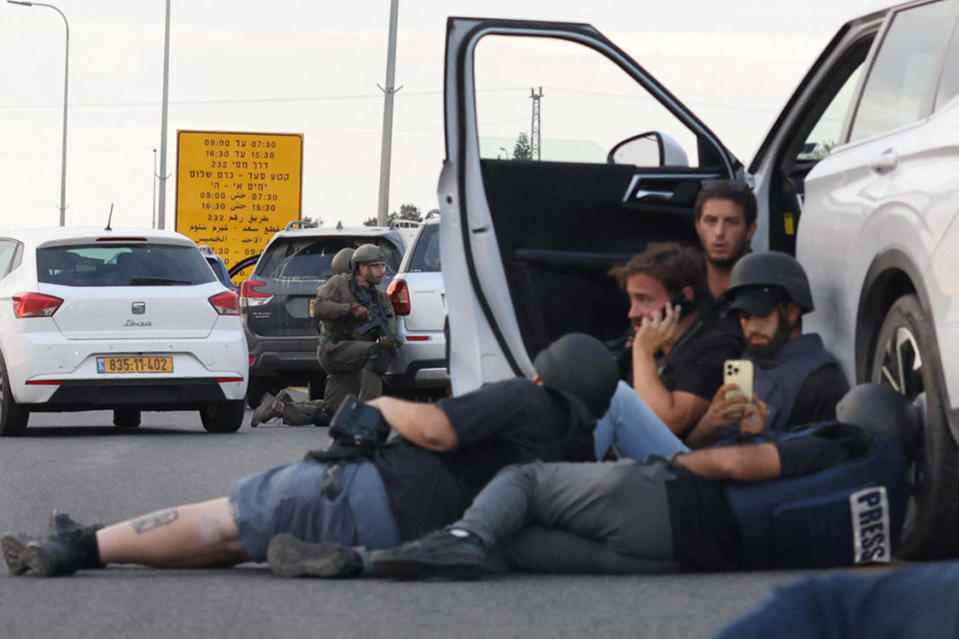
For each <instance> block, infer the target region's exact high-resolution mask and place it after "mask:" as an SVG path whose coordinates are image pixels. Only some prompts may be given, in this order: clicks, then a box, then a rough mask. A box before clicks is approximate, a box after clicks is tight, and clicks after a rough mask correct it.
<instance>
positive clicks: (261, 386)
mask: <svg viewBox="0 0 959 639" xmlns="http://www.w3.org/2000/svg"><path fill="white" fill-rule="evenodd" d="M270 388H271V385H270V378H269V377H253V376H252V375H250V380H249V382H247V385H246V405H247V406H249V407H250V408H256V407H257V406H259V405H260V400H261V399H263V395H264V394H266V393H269V392H270Z"/></svg>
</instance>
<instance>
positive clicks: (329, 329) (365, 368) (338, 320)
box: [250, 244, 398, 428]
mask: <svg viewBox="0 0 959 639" xmlns="http://www.w3.org/2000/svg"><path fill="white" fill-rule="evenodd" d="M345 250H347V249H344V250H341V251H340V252H339V253H337V255H336V257H334V260H342V259H343V258H342V255H343V254H344V251H345ZM334 268H336V266H335V265H334ZM385 273H386V254H385V253H384V252H383V249H381V248H380V247H379V246H377V245H375V244H363V245H361V246H358V247H357V248H356V250H355V251H352V252H351V253H350V256H349V271H348V272H346V273H337V274H335V275H333V276H332V277H330V278H329V279H328V280H326V283H325V284H323V286H322V287H321V288H320V290H319V292H317V294H316V299H314V300H313V304H312V305H311V315H312V316H313V319H314V321H315V322H316V323H317V328H318V329H319V331H320V340H319V345H318V346H317V348H316V354H317V357H318V358H319V360H320V366H321V367H322V368H323V370H324V371H326V391H325V393H324V395H323V400H322V401H309V402H294V401H292V400H291V398H290V394H289V392H287V391H286V390H282V391H280V392H279V393H277V396H276V397H274V396H273V395H271V394H269V393H266V394H265V395H264V396H263V399H262V400H261V401H260V405H259V406H257V408H256V410H255V411H254V412H253V417H252V419H251V420H250V426H252V427H254V428H256V427H257V426H258V425H259V424H261V423H262V422H265V421H266V420H268V419H272V418H274V417H282V418H283V423H285V424H288V425H290V426H303V425H306V424H316V425H317V426H325V425H326V424H327V423H329V420H330V417H331V415H332V413H333V411H335V410H336V409H337V408H338V407H339V405H340V403H341V402H342V401H343V398H344V397H346V396H347V395H349V394H351V393H352V394H354V395H358V396H359V398H360V399H361V400H363V401H367V400H370V399H375V398H376V397H379V396H380V395H382V394H383V378H382V375H383V374H384V373H385V372H386V369H387V368H388V367H389V364H390V361H391V360H392V358H393V355H392V350H393V347H394V346H398V345H394V344H392V343H391V342H390V339H389V337H388V336H387V334H386V332H385V331H384V330H383V329H381V328H379V327H373V328H372V329H370V330H366V331H364V332H363V333H361V332H360V331H361V330H363V328H364V327H368V326H369V323H370V320H371V319H372V312H371V311H372V310H375V309H373V307H374V306H375V307H378V308H379V314H380V315H382V316H384V317H386V318H387V322H388V324H389V329H390V330H389V332H390V333H391V334H392V335H396V317H395V316H394V314H393V304H392V303H391V302H390V298H389V297H387V295H386V293H384V292H382V291H380V290H379V289H377V288H376V285H377V284H379V283H380V281H381V280H382V279H383V275H384V274H385Z"/></svg>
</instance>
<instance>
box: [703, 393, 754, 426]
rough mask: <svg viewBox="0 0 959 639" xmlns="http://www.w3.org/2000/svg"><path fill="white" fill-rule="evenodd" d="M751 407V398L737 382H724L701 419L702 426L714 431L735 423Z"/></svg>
mask: <svg viewBox="0 0 959 639" xmlns="http://www.w3.org/2000/svg"><path fill="white" fill-rule="evenodd" d="M748 409H749V400H748V399H746V396H745V395H743V393H742V391H741V390H740V388H739V386H738V385H737V384H723V385H722V386H720V387H719V390H717V391H716V395H714V396H713V401H712V402H711V403H710V404H709V408H707V409H706V414H705V415H703V416H702V418H701V419H700V420H699V424H700V426H701V427H703V428H705V429H706V430H707V431H713V430H716V429H717V428H721V427H722V426H729V425H730V424H735V423H736V422H737V421H739V420H740V419H742V418H743V416H744V415H745V414H746V411H747V410H748Z"/></svg>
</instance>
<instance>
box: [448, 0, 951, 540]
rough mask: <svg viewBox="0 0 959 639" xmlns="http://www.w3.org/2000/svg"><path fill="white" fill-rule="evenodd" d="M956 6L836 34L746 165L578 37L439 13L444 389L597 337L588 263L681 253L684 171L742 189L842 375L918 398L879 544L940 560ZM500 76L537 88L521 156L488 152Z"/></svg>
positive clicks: (598, 287)
mask: <svg viewBox="0 0 959 639" xmlns="http://www.w3.org/2000/svg"><path fill="white" fill-rule="evenodd" d="M957 14H959V0H938V1H928V0H924V1H917V2H910V3H904V4H900V5H897V6H894V7H891V8H888V9H883V10H880V11H875V12H873V13H869V14H867V15H863V16H860V17H858V18H856V19H854V20H851V21H850V22H848V23H846V24H845V25H843V26H842V27H841V28H840V29H839V31H838V32H837V33H836V35H835V37H834V38H833V39H832V41H831V42H830V43H829V45H828V46H827V47H826V49H825V50H824V51H823V52H822V54H821V55H820V56H819V58H818V59H817V60H816V62H815V63H814V65H813V66H812V68H811V69H810V70H809V72H808V73H807V75H806V76H805V77H804V78H803V80H802V82H801V83H800V85H799V86H798V87H797V89H796V90H795V92H794V94H793V95H792V97H791V98H790V99H789V101H788V102H787V104H786V107H785V109H784V111H783V112H782V113H781V114H780V116H779V117H778V119H777V120H776V121H775V123H774V125H773V128H772V129H771V131H770V132H769V134H768V136H767V138H766V139H765V141H764V142H763V144H762V145H761V146H760V148H759V151H758V153H757V155H756V157H755V158H754V159H753V161H752V163H751V164H750V165H749V166H748V168H747V167H745V166H744V165H743V164H742V163H741V162H740V161H739V160H737V158H736V157H734V156H733V155H732V153H730V152H729V151H728V150H727V149H726V147H725V146H724V145H723V144H722V142H721V141H720V139H719V138H718V137H717V136H716V135H715V134H714V133H713V132H712V131H711V130H710V129H709V128H708V127H707V126H706V125H705V124H704V123H703V122H702V121H701V120H699V119H698V118H697V117H696V116H695V115H693V114H692V113H691V112H690V111H689V110H688V109H687V108H686V107H685V106H684V105H683V104H682V103H681V102H680V101H679V100H678V99H677V98H676V97H675V96H673V95H672V94H671V93H670V92H669V91H668V90H667V89H666V88H665V87H663V86H662V85H661V84H659V83H658V82H657V81H656V80H655V79H654V78H653V77H651V76H650V75H649V73H648V72H646V70H645V69H643V68H642V67H641V66H640V65H639V64H637V63H636V62H635V61H634V60H632V59H631V58H630V57H629V56H628V55H627V54H626V53H625V52H624V51H622V50H621V49H619V48H618V47H617V46H616V45H615V44H613V43H612V42H610V41H609V40H608V39H606V38H605V37H604V36H603V35H602V34H601V33H599V32H598V31H596V29H594V28H593V27H591V26H589V25H586V24H567V23H555V22H531V21H520V20H488V19H481V18H450V20H449V22H448V28H447V43H446V52H447V53H446V55H447V59H446V71H445V73H446V87H445V101H446V104H445V107H446V108H445V114H446V115H445V117H446V132H447V140H446V149H447V158H446V162H445V163H444V167H443V171H442V173H441V175H440V183H439V198H440V207H441V210H442V216H443V224H442V226H441V231H440V233H441V248H442V258H443V271H444V277H445V278H446V292H447V302H448V308H449V321H450V336H449V339H450V341H451V344H453V345H454V346H453V348H452V349H451V351H450V374H451V382H452V387H453V392H454V393H456V394H458V393H462V392H464V391H467V390H470V389H472V388H475V387H477V386H479V385H481V384H482V383H485V382H490V381H495V380H498V379H503V378H506V377H512V376H516V375H524V376H529V375H531V374H532V373H533V365H532V361H531V358H532V356H534V355H535V354H536V352H537V351H538V350H539V349H541V348H542V347H544V346H545V345H547V344H548V343H549V342H550V341H551V340H552V339H555V338H556V337H558V336H559V335H561V334H563V333H566V332H569V331H573V330H577V331H585V332H588V333H591V334H593V335H595V336H597V337H599V338H601V339H610V338H613V337H616V336H618V335H619V334H620V333H621V332H622V331H623V330H624V329H625V325H626V308H625V299H624V297H623V296H622V294H621V293H620V292H619V291H617V290H616V288H615V285H614V283H613V281H612V280H611V279H610V278H609V277H608V276H607V275H606V272H607V270H608V268H609V267H610V266H611V265H612V264H615V263H617V262H622V261H625V260H626V259H628V258H629V257H630V256H631V255H633V254H635V253H637V252H640V251H642V250H643V249H644V248H645V247H646V246H647V244H648V243H650V242H656V241H663V240H678V241H682V242H687V243H690V244H696V243H697V238H696V235H695V233H694V229H693V222H692V215H693V211H692V205H693V202H694V199H695V197H696V194H697V193H698V191H699V189H700V186H701V184H702V181H703V180H706V179H711V178H720V179H732V178H740V179H746V180H749V181H752V182H753V184H754V190H755V193H756V195H757V198H758V200H759V217H758V220H757V222H758V231H757V233H756V235H755V237H754V238H753V242H752V244H753V249H754V250H766V249H774V250H780V251H785V252H787V253H791V254H796V253H797V228H798V229H799V235H798V257H799V259H800V261H801V262H802V263H803V265H804V266H805V267H806V269H807V272H808V273H809V275H810V279H811V281H812V288H813V294H814V298H815V303H816V308H817V311H816V312H815V313H814V314H813V315H812V316H811V317H810V318H809V321H808V322H807V324H806V326H805V328H806V329H807V330H813V331H817V332H819V333H820V334H821V335H822V336H823V338H824V339H825V341H826V345H827V346H828V347H829V348H830V350H832V351H833V352H834V353H836V354H837V355H838V356H839V357H840V358H841V360H842V363H843V365H844V367H845V369H846V371H847V374H848V375H849V377H850V379H851V380H855V381H867V380H878V381H885V382H887V383H889V384H891V385H893V386H895V387H896V388H898V389H899V390H900V391H902V392H904V393H907V394H908V395H910V396H912V395H918V394H919V393H921V392H925V394H926V399H927V404H928V416H927V420H926V424H925V433H924V442H925V443H924V450H923V453H922V454H921V456H920V458H919V459H918V460H917V461H916V463H915V465H914V468H913V469H912V472H911V477H912V480H913V483H914V489H915V490H914V495H915V498H914V499H913V500H912V503H911V505H910V509H909V513H908V517H907V522H906V526H905V529H904V539H903V542H902V545H901V549H902V550H903V552H904V553H906V554H909V555H915V554H923V553H925V554H938V555H945V554H956V553H957V552H959V535H956V534H955V530H957V529H959V447H957V445H956V441H957V439H959V366H957V365H956V362H957V361H959V357H957V355H959V327H957V326H956V323H957V320H956V317H957V315H956V313H954V312H953V308H952V307H953V306H954V305H955V303H956V302H959V288H957V286H956V284H955V281H956V279H955V271H956V269H955V265H956V262H957V258H956V257H955V256H956V255H959V225H957V224H955V223H954V220H955V217H956V215H957V212H959V188H957V186H956V184H957V178H956V175H959V154H957V152H956V148H957V146H956V142H957V141H959V98H957V97H956V96H957V94H959V34H956V20H957ZM504 60H508V61H509V62H508V64H504V63H503V61H504ZM558 61H559V62H558ZM571 69H575V71H576V73H575V74H571V73H570V70H571ZM572 77H575V78H577V79H578V80H577V82H578V84H576V85H574V86H570V84H571V81H570V78H572ZM520 78H536V83H537V84H542V85H544V86H547V87H549V86H551V87H553V88H552V89H547V95H546V97H545V98H543V100H544V102H543V104H544V106H543V109H544V113H548V114H549V117H548V127H547V126H544V127H543V128H542V131H541V135H540V136H532V138H533V139H532V140H531V145H530V147H531V148H530V149H528V152H527V153H524V156H525V157H526V158H528V159H519V160H517V159H511V160H510V159H503V156H504V153H505V155H506V157H509V153H508V151H507V149H508V148H512V147H513V145H512V142H511V138H515V135H516V134H515V128H514V130H513V131H512V133H511V134H509V133H508V130H506V129H503V128H499V127H500V125H499V124H498V123H501V122H504V121H505V122H508V121H509V120H506V118H508V117H512V116H510V115H509V114H511V113H514V112H515V108H516V107H515V105H516V104H518V102H519V96H517V95H512V94H511V93H510V92H509V91H506V90H503V89H502V88H501V87H503V86H511V85H522V84H523V82H522V81H521V80H520ZM717 81H726V82H729V83H750V82H760V81H761V80H760V79H757V78H749V77H730V78H725V79H718V80H717ZM523 97H525V98H527V100H526V104H527V105H528V104H529V101H528V98H529V95H528V94H525V95H524V96H523ZM534 97H535V96H534ZM547 108H548V111H545V109H547ZM533 122H534V125H538V121H537V120H536V119H535V116H534V120H533ZM543 122H544V124H545V123H547V119H546V118H545V117H544V118H543ZM504 126H505V125H504ZM512 126H513V127H515V125H512ZM536 128H538V126H537V127H536ZM507 135H510V136H511V137H506V136H507ZM540 138H541V139H540ZM518 147H519V145H517V148H518ZM536 160H539V161H536ZM943 364H945V367H943Z"/></svg>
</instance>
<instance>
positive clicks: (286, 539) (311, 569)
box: [266, 533, 363, 578]
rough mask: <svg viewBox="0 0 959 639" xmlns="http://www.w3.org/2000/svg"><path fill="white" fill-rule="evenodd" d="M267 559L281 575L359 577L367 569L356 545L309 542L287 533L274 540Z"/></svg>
mask: <svg viewBox="0 0 959 639" xmlns="http://www.w3.org/2000/svg"><path fill="white" fill-rule="evenodd" d="M266 560H267V561H268V562H269V564H270V570H272V571H273V574H274V575H277V576H280V577H328V578H329V577H357V576H359V575H361V574H362V573H363V558H362V557H361V556H360V553H358V552H356V551H355V550H353V549H352V548H349V547H348V546H343V545H341V544H332V543H323V544H309V543H306V542H304V541H300V540H299V539H297V538H296V537H294V536H293V535H289V534H287V533H282V534H279V535H276V536H275V537H273V539H271V540H270V545H269V547H268V548H267V550H266Z"/></svg>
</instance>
